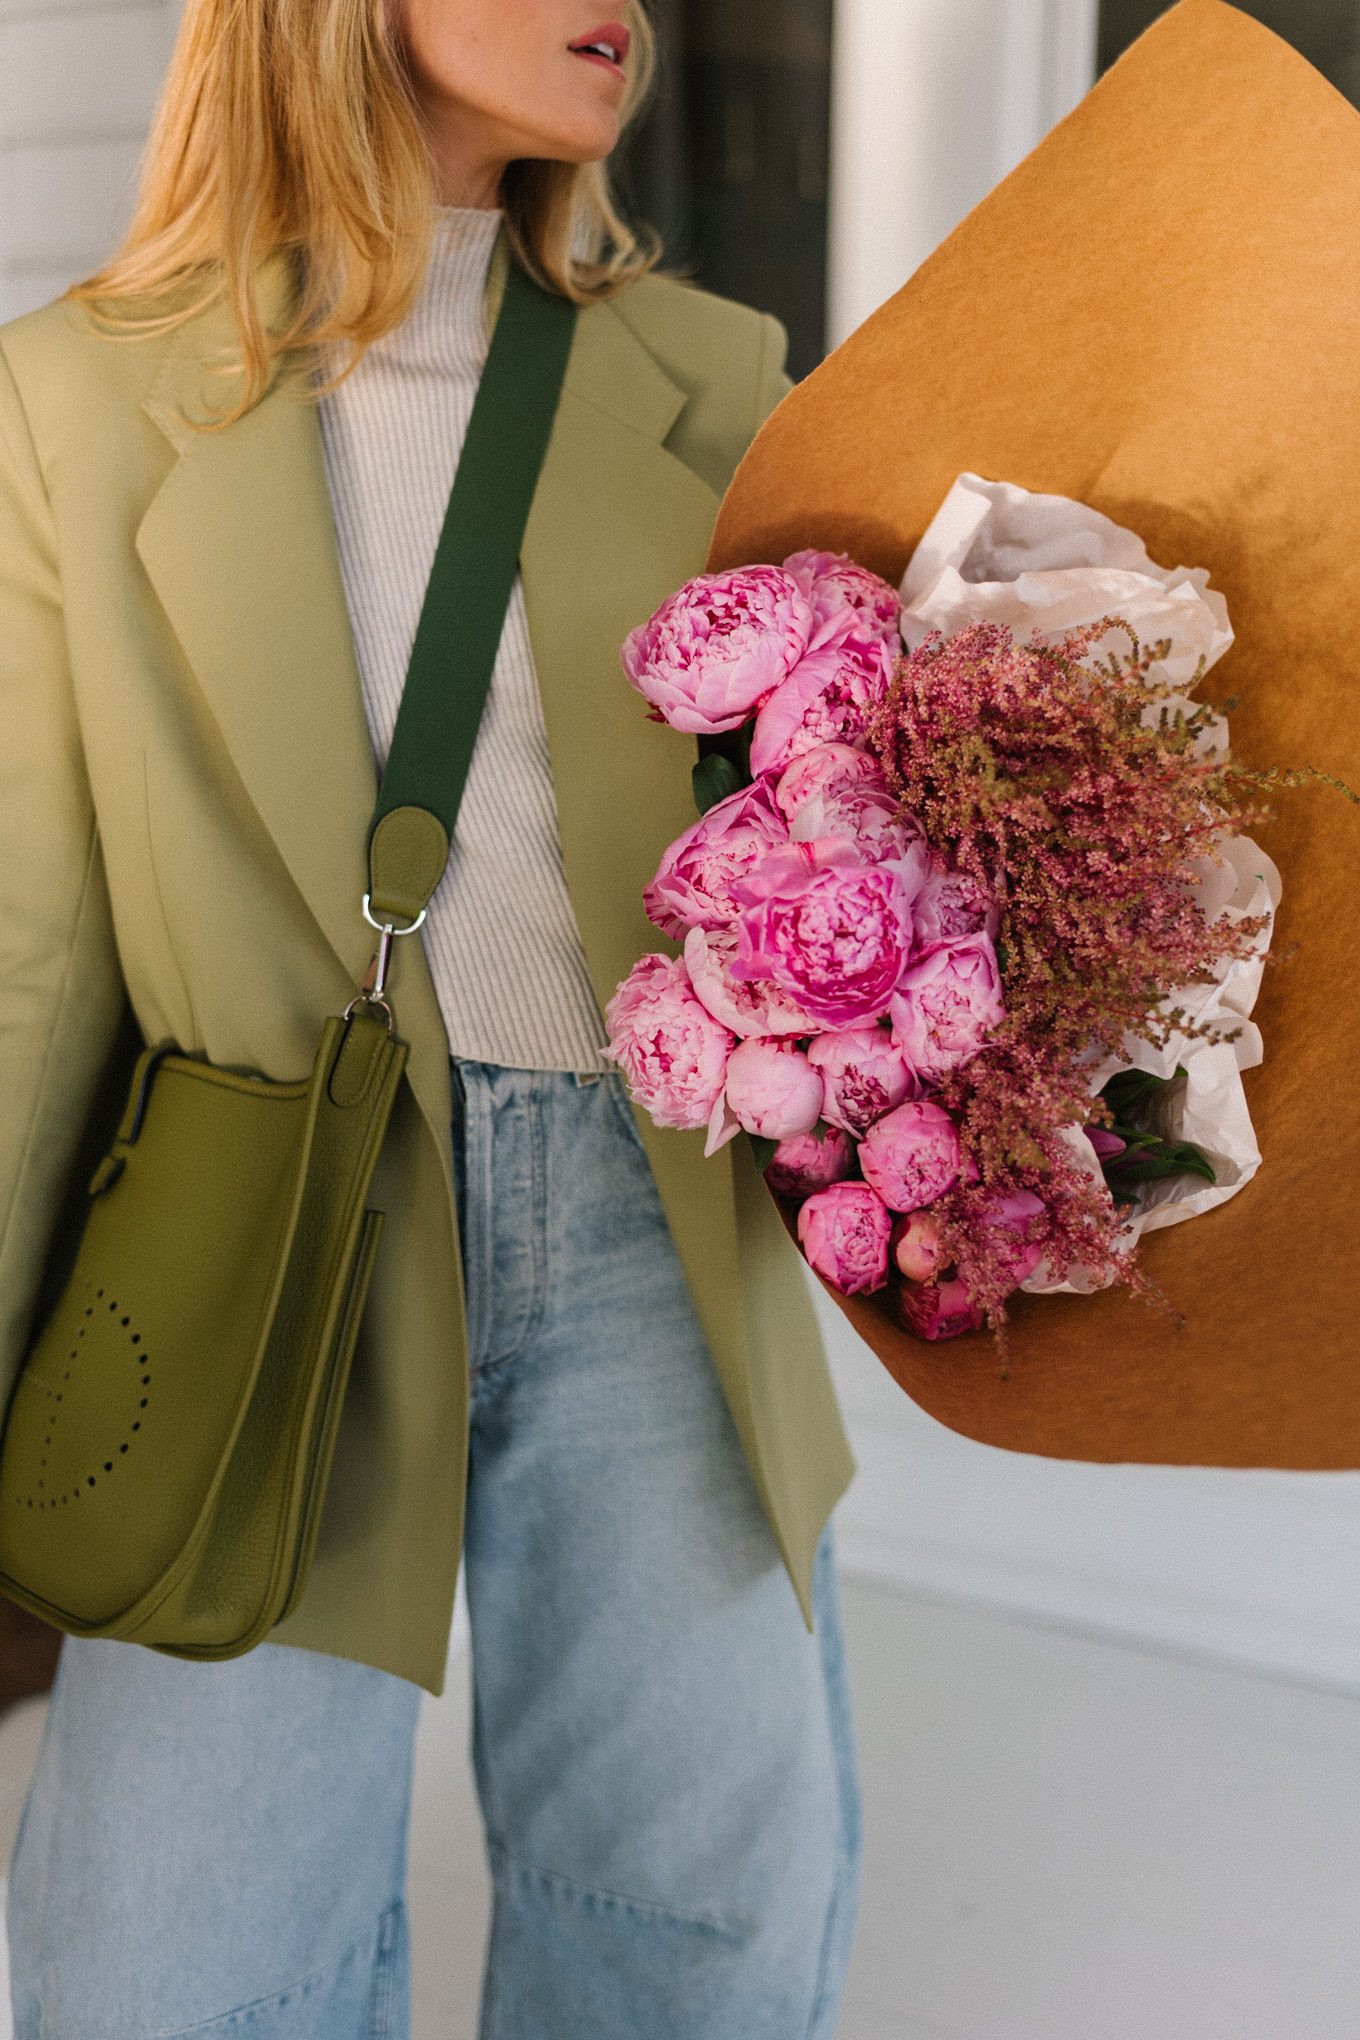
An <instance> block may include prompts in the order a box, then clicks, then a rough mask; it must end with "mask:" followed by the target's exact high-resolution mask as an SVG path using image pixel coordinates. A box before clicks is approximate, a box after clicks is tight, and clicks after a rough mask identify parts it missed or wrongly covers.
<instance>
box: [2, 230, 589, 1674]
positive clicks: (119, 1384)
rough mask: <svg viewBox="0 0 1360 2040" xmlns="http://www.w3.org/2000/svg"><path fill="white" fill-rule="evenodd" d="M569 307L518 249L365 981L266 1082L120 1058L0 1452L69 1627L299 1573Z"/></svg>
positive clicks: (130, 1626)
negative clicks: (115, 1090)
mask: <svg viewBox="0 0 1360 2040" xmlns="http://www.w3.org/2000/svg"><path fill="white" fill-rule="evenodd" d="M575 318H576V308H575V306H574V305H573V304H572V303H570V302H569V301H568V300H567V299H565V298H562V297H559V296H557V295H556V294H554V293H552V292H549V291H546V290H544V289H542V288H541V287H540V286H539V285H538V284H537V283H536V282H535V281H534V280H533V279H532V278H531V277H530V276H529V275H528V274H527V272H526V271H525V270H524V269H523V268H522V267H521V266H520V265H519V264H518V263H517V262H515V261H513V260H512V261H511V263H510V267H509V270H508V273H507V277H506V287H505V292H504V295H503V297H502V300H501V306H500V310H499V313H498V315H497V319H496V324H495V328H494V330H493V332H492V336H491V342H490V346H489V349H488V353H487V358H486V362H485V366H484V368H483V372H482V376H481V380H480V382H479V384H478V388H477V396H476V399H475V402H474V405H473V410H472V416H471V419H470V421H469V424H468V430H467V435H466V438H465V440H464V444H463V449H462V453H461V455H460V457H459V461H458V469H457V474H456V476H455V480H454V486H453V489H452V492H451V494H450V497H449V504H448V509H447V512H446V514H445V518H444V522H443V526H442V529H441V532H440V536H439V542H438V545H437V547H436V551H435V558H434V564H433V567H432V569H431V573H430V580H429V585H428V587H427V590H426V594H425V600H424V603H423V606H422V609H421V614H420V620H419V624H418V627H417V630H416V636H415V642H414V644H413V647H412V651H411V660H410V665H409V667H408V670H407V676H406V682H405V687H404V689H403V693H402V700H401V706H400V712H399V714H398V717H397V724H396V728H395V730H394V732H393V736H392V742H391V745H390V747H389V752H388V757H387V762H386V765H385V768H384V770H383V774H382V780H381V785H380V787H379V793H378V802H377V807H376V809H375V812H374V816H373V820H372V822H371V824H370V827H369V834H368V876H369V890H368V892H367V893H365V895H364V898H363V913H364V915H365V917H366V918H367V919H368V921H369V922H370V924H371V925H372V926H373V927H374V928H375V929H376V930H377V931H378V940H377V945H376V948H375V951H374V954H373V958H372V960H371V962H370V964H369V966H368V970H367V973H366V974H365V977H364V981H363V985H362V988H361V989H360V990H359V991H358V992H357V993H356V995H355V997H354V998H353V999H351V1000H350V1002H349V1004H348V1005H347V1006H346V1007H345V1009H344V1011H343V1013H337V1014H332V1015H331V1016H330V1017H329V1018H327V1019H326V1021H325V1022H324V1024H323V1026H322V1029H321V1037H320V1041H319V1043H318V1046H317V1051H316V1057H315V1060H314V1062H313V1065H312V1069H311V1073H310V1075H308V1076H305V1077H299V1078H298V1079H297V1080H296V1081H293V1082H280V1081H276V1080H273V1079H270V1078H268V1077H265V1076H263V1075H261V1074H260V1073H259V1072H257V1071H254V1070H249V1069H240V1068H233V1067H230V1066H222V1065H219V1064H213V1063H211V1062H209V1061H207V1060H206V1059H205V1058H203V1057H201V1056H198V1055H190V1054H182V1053H180V1052H179V1051H178V1049H177V1048H176V1047H175V1045H174V1043H173V1042H162V1043H159V1044H157V1045H155V1046H147V1047H145V1048H144V1049H143V1050H142V1052H141V1054H140V1055H139V1056H138V1058H137V1061H136V1064H135V1067H134V1069H133V1072H132V1077H131V1082H130V1084H129V1088H128V1093H127V1099H126V1104H125V1106H124V1109H123V1114H122V1119H121V1122H120V1124H119V1126H118V1129H117V1132H116V1134H115V1136H114V1138H113V1140H112V1143H111V1144H110V1146H109V1148H108V1152H107V1153H106V1154H105V1155H104V1156H103V1157H102V1159H101V1160H100V1162H99V1165H98V1167H97V1168H96V1169H95V1171H94V1174H93V1176H92V1178H91V1180H90V1183H89V1186H88V1203H87V1208H86V1209H85V1211H84V1214H83V1221H82V1224H81V1229H80V1233H79V1244H78V1247H77V1249H76V1252H75V1257H74V1260H73V1262H72V1264H71V1267H70V1271H69V1274H68V1275H67V1278H66V1280H65V1283H64V1285H63V1286H62V1288H61V1289H60V1292H59V1294H58V1295H57V1296H56V1298H55V1301H53V1302H52V1303H50V1305H49V1306H48V1308H47V1310H46V1315H45V1320H44V1322H43V1323H42V1324H41V1326H40V1327H39V1328H37V1329H36V1331H35V1334H34V1336H33V1337H32V1339H31V1341H30V1344H29V1348H28V1351H27V1353H26V1355H25V1358H24V1361H23V1364H22V1366H21V1368H20V1371H19V1374H18V1377H17V1380H16V1382H15V1386H14V1390H13V1394H12V1396H11V1398H10V1401H9V1405H8V1409H7V1411H6V1415H5V1425H4V1431H3V1436H0V1592H3V1593H5V1594H7V1595H9V1597H10V1598H11V1599H12V1600H15V1601H18V1602H20V1603H21V1604H22V1605H23V1606H24V1607H26V1608H29V1609H31V1610H32V1611H33V1612H34V1613H35V1614H37V1615H40V1616H42V1617H44V1618H45V1619H46V1620H47V1621H48V1622H51V1623H53V1624H55V1625H56V1627H58V1628H59V1629H64V1630H67V1631H69V1632H70V1633H72V1634H74V1635H79V1636H115V1637H123V1638H126V1639H129V1640H131V1641H134V1642H137V1643H143V1644H148V1645H150V1646H152V1647H153V1648H155V1649H157V1650H162V1651H167V1652H170V1653H172V1654H174V1655H176V1656H180V1657H192V1658H225V1657H234V1656H237V1655H239V1654H240V1653H241V1652H243V1651H247V1650H250V1649H251V1648H252V1647H253V1646H254V1645H255V1644H257V1643H259V1642H260V1641H262V1639H263V1638H264V1637H265V1636H266V1635H267V1633H268V1631H269V1630H270V1629H271V1628H272V1627H273V1626H274V1625H275V1623H277V1622H280V1621H282V1619H283V1617H284V1616H285V1615H287V1614H288V1613H289V1612H290V1611H291V1609H292V1608H293V1607H294V1606H295V1605H296V1604H297V1601H298V1600H299V1598H300V1596H301V1594H302V1592H303V1589H304V1588H305V1586H306V1583H307V1576H308V1572H309V1569H310V1565H311V1559H312V1553H313V1550H314V1548H315V1542H316V1533H317V1525H318V1522H319V1519H320V1515H321V1506H322V1502H323V1500H324V1498H325V1492H326V1484H327V1478H328V1475H329V1471H330V1465H331V1458H332V1454H333V1451H334V1446H335V1439H336V1432H337V1429H338V1424H339V1417H340V1409H341V1404H342V1402H343V1399H344V1394H345V1387H346V1382H347V1380H348V1376H349V1369H350V1361H351V1358H352V1355H353V1352H354V1346H355V1340H356V1337H357V1334H358V1330H359V1323H360V1319H361V1317H362V1315H363V1309H364V1302H365V1298H366V1296H367V1293H368V1288H369V1282H370V1278H371V1276H372V1273H373V1266H374V1257H375V1256H376V1254H377V1252H378V1250H379V1245H380V1241H381V1237H382V1226H383V1213H382V1212H381V1211H379V1210H375V1209H373V1208H371V1207H370V1206H369V1205H368V1204H367V1202H366V1199H367V1195H368V1190H369V1186H370V1183H371V1180H372V1176H373V1170H374V1167H375V1165H376V1163H377V1159H378V1154H379V1150H380V1148H381V1145H382V1139H383V1134H384V1132H385V1130H386V1127H387V1124H388V1120H389V1118H390V1115H391V1112H392V1107H393V1104H394V1102H395V1099H396V1095H397V1090H398V1087H399V1085H400V1082H401V1078H402V1074H403V1071H404V1069H405V1066H406V1058H407V1053H408V1045H407V1043H406V1042H404V1041H403V1040H402V1039H401V1038H400V1037H399V1035H398V1034H397V1032H396V1025H395V1016H394V1014H393V1011H392V1006H391V1003H390V1000H389V998H388V997H387V994H386V979H387V967H388V961H389V958H390V954H391V944H392V941H393V939H394V938H395V937H396V936H397V935H402V934H410V933H412V932H414V930H415V929H416V928H418V927H419V926H420V924H421V922H422V921H423V920H424V917H425V907H426V903H427V902H428V900H429V898H430V896H431V894H432V893H433V892H434V889H435V887H436V885H437V884H438V882H439V879H440V877H441V875H442V873H443V871H444V867H445V864H446V862H447V859H448V854H449V845H450V842H451V839H452V835H453V827H454V821H455V818H456V815H457V811H458V804H459V801H460V799H461V795H462V790H463V785H464V782H465V780H466V777H467V771H468V766H469V764H470V763H471V758H472V750H473V745H474V743H475V741H476V735H477V726H478V723H479V721H480V719H481V713H482V708H483V705H484V702H485V699H486V693H487V688H488V686H489V684H490V677H491V670H492V667H493V664H494V662H495V656H496V650H497V646H498V644H499V641H500V636H501V631H502V628H503V625H504V619H505V610H506V604H507V602H508V600H509V596H510V591H511V588H512V586H513V582H514V576H515V570H516V566H517V562H518V557H519V548H520V542H521V538H522V536H523V531H524V525H525V522H526V519H527V517H528V512H529V506H530V503H531V501H532V498H533V493H534V488H535V485H536V483H537V479H538V474H539V471H540V468H541V466H542V461H543V456H544V453H545V451H546V448H547V442H548V437H549V434H550V432H551V429H552V422H553V418H554V416H555V414H556V410H557V403H558V398H559V394H560V391H561V386H562V377H563V373H564V371H565V367H566V360H567V354H568V352H569V349H570V345H571V339H572V333H573V330H574V327H575Z"/></svg>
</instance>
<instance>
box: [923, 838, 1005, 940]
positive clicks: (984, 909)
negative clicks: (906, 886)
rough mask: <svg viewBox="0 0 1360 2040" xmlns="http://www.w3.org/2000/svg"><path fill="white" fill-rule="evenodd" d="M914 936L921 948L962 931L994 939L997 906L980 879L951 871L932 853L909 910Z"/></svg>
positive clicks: (998, 923) (998, 913)
mask: <svg viewBox="0 0 1360 2040" xmlns="http://www.w3.org/2000/svg"><path fill="white" fill-rule="evenodd" d="M911 917H912V920H913V921H914V922H915V923H916V940H917V941H918V943H919V944H920V945H921V947H922V949H929V948H932V947H933V946H934V945H935V944H936V943H937V942H957V941H958V939H959V937H960V936H962V935H978V934H986V935H989V936H991V938H992V940H993V941H995V940H996V934H997V930H998V928H999V927H1000V925H1001V908H1000V906H999V904H998V902H997V900H996V898H995V896H994V895H993V894H991V893H989V892H988V890H987V888H986V886H985V885H983V884H982V882H981V880H980V879H976V878H972V877H970V876H969V874H968V873H967V872H966V871H951V870H950V869H949V867H948V866H947V865H946V864H945V862H944V859H943V858H941V857H938V856H936V855H934V853H932V855H931V859H930V866H929V869H928V871H927V874H926V881H925V884H924V885H923V886H922V887H921V890H920V892H919V893H918V895H917V897H916V900H915V902H914V903H913V905H912V910H911Z"/></svg>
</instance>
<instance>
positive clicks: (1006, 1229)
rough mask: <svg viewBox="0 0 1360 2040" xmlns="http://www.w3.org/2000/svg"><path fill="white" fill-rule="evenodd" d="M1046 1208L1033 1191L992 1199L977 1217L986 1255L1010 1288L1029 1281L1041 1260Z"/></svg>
mask: <svg viewBox="0 0 1360 2040" xmlns="http://www.w3.org/2000/svg"><path fill="white" fill-rule="evenodd" d="M1047 1216H1048V1207H1047V1205H1046V1204H1045V1203H1044V1201H1043V1199H1042V1197H1036V1196H1035V1194H1034V1192H1033V1191H1032V1190H1008V1191H1006V1192H1005V1193H1004V1194H1003V1195H1001V1196H999V1197H994V1198H992V1199H991V1200H990V1202H989V1203H988V1204H987V1205H986V1207H985V1208H984V1209H983V1211H982V1212H981V1213H980V1214H979V1217H978V1227H979V1230H980V1232H981V1233H982V1237H983V1242H984V1244H985V1246H986V1249H987V1252H988V1253H989V1254H990V1255H991V1257H992V1259H993V1261H994V1262H995V1264H996V1266H997V1267H998V1268H999V1269H1001V1270H1002V1271H1003V1272H1004V1273H1005V1275H1006V1277H1007V1279H1008V1280H1009V1282H1010V1283H1011V1285H1012V1287H1013V1288H1016V1289H1018V1288H1019V1287H1020V1284H1021V1283H1022V1282H1025V1281H1028V1279H1029V1277H1030V1276H1031V1275H1032V1274H1033V1273H1034V1271H1035V1269H1036V1268H1037V1267H1038V1265H1039V1263H1040V1261H1042V1259H1043V1258H1044V1246H1045V1243H1046V1240H1045V1236H1046V1231H1047V1228H1046V1226H1045V1225H1044V1224H1043V1223H1042V1221H1044V1220H1046V1218H1047Z"/></svg>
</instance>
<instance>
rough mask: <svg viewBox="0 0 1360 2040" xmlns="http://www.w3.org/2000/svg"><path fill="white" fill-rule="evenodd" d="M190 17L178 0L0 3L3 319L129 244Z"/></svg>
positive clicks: (44, 297)
mask: <svg viewBox="0 0 1360 2040" xmlns="http://www.w3.org/2000/svg"><path fill="white" fill-rule="evenodd" d="M178 20H179V7H178V5H177V4H175V0H168V4H167V0H136V4H127V5H121V6H120V5H117V4H114V5H110V4H109V0H0V318H12V317H14V316H15V315H16V314H17V313H19V312H23V311H27V310H29V309H30V308H31V307H33V306H35V305H41V304H45V303H47V301H48V300H49V299H51V298H53V297H55V296H57V295H58V293H59V292H61V291H62V290H64V289H65V288H66V286H67V284H68V283H70V282H71V281H72V280H73V279H74V278H75V277H77V276H79V275H82V274H84V273H86V272H88V271H89V270H91V269H93V268H94V267H95V266H96V265H97V264H98V263H99V262H100V261H102V260H103V259H104V257H105V256H106V255H107V253H108V251H109V250H110V248H111V247H112V246H113V245H114V243H115V242H116V241H117V239H118V237H119V235H120V234H121V232H122V229H123V227H124V225H125V224H126V221H127V218H128V215H129V213H130V211H131V206H132V197H133V191H134V188H135V179H136V171H137V162H138V157H139V154H140V152H141V148H142V145H143V141H144V139H145V135H146V129H147V123H148V121H149V120H150V117H151V112H152V108H153V106H154V104H155V98H156V93H157V90H158V89H159V86H160V81H161V77H162V75H163V73H164V70H165V65H166V61H167V59H168V57H169V54H170V49H171V45H172V42H173V39H174V34H175V29H176V27H177V25H178Z"/></svg>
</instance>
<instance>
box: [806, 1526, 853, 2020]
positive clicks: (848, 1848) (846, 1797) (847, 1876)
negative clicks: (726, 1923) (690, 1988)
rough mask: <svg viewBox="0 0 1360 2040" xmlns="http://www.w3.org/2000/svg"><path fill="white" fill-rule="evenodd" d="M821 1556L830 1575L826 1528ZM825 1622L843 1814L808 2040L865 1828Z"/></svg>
mask: <svg viewBox="0 0 1360 2040" xmlns="http://www.w3.org/2000/svg"><path fill="white" fill-rule="evenodd" d="M820 1557H821V1560H822V1563H823V1565H824V1566H825V1567H826V1568H827V1571H828V1573H830V1572H831V1571H832V1569H833V1567H834V1558H833V1556H832V1551H831V1535H830V1532H829V1531H827V1532H824V1541H823V1548H822V1551H821V1553H820ZM837 1618H838V1619H837V1621H836V1623H835V1625H834V1626H835V1627H836V1629H837V1632H838V1633H839V1630H840V1623H839V1608H838V1609H837ZM821 1626H822V1630H823V1635H822V1662H823V1672H824V1679H825V1685H826V1691H827V1727H828V1731H829V1736H830V1741H831V1747H832V1751H833V1755H834V1760H835V1768H836V1804H837V1813H838V1821H837V1837H836V1873H835V1879H834V1882H833V1884H832V1887H831V1900H830V1904H829V1905H828V1907H827V1915H826V1924H825V1926H824V1928H823V1930H822V1945H821V1950H820V1953H819V1955H818V1960H817V1981H816V1986H815V1988H814V1991H813V1998H812V2016H811V2019H810V2021H809V2024H808V2029H807V2033H806V2035H805V2036H804V2040H818V2033H819V2030H820V2027H821V2024H822V2019H823V2016H824V2014H825V2013H826V2011H827V2010H828V2008H830V2007H831V2006H832V2005H833V1999H832V1996H831V1990H830V1984H829V1980H828V1976H827V1970H828V1966H829V1964H830V1961H831V1950H832V1946H833V1944H834V1940H835V1932H836V1928H837V1927H838V1925H839V1923H840V1918H841V1914H842V1912H843V1911H844V1909H845V1905H846V1897H847V1892H848V1889H849V1885H850V1881H851V1878H852V1876H854V1875H855V1874H856V1873H855V1858H856V1855H857V1852H858V1846H859V1826H860V1822H859V1813H858V1805H857V1801H858V1785H857V1782H856V1778H855V1772H854V1765H855V1754H854V1745H853V1741H852V1740H847V1738H850V1737H851V1736H852V1734H853V1725H852V1722H851V1717H850V1711H849V1710H850V1705H851V1702H850V1691H849V1681H848V1678H847V1676H846V1668H845V1661H844V1655H843V1648H844V1647H843V1643H842V1645H841V1648H840V1651H839V1652H838V1651H836V1650H833V1649H832V1648H831V1646H830V1638H829V1632H830V1630H831V1628H832V1626H833V1625H832V1624H831V1623H830V1622H826V1623H823V1624H822V1625H821ZM838 1710H839V1714H840V1719H839V1721H838V1719H837V1711H838ZM842 1728H844V1730H845V1735H844V1736H843V1735H842V1733H841V1730H842ZM842 1981H843V1979H842Z"/></svg>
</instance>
